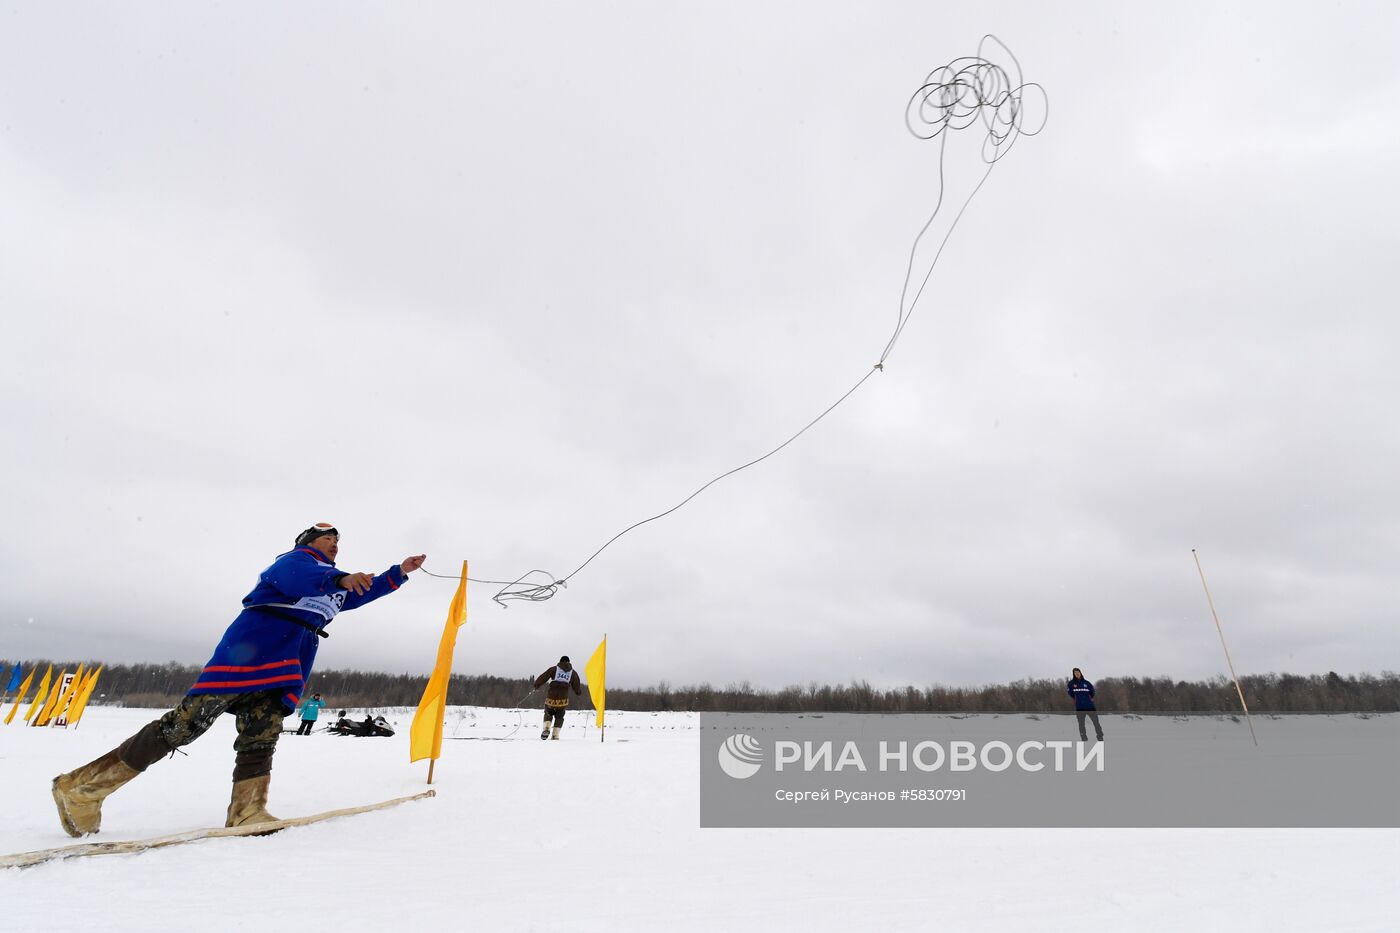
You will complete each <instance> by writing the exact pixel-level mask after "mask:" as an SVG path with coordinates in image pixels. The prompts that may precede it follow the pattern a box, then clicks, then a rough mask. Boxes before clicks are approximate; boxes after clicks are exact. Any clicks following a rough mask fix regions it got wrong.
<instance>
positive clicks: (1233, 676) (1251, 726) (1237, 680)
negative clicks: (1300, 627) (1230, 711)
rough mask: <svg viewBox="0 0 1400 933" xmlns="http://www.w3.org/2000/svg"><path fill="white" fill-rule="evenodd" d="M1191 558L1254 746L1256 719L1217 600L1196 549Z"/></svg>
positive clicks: (1192, 550) (1256, 742)
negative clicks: (1242, 683) (1222, 621)
mask: <svg viewBox="0 0 1400 933" xmlns="http://www.w3.org/2000/svg"><path fill="white" fill-rule="evenodd" d="M1191 556H1192V557H1193V558H1195V560H1196V572H1197V573H1199V574H1200V575H1201V589H1203V590H1205V591H1206V605H1208V606H1210V616H1211V618H1212V619H1214V620H1215V630H1216V632H1218V633H1219V634H1220V647H1222V648H1224V649H1225V663H1226V664H1227V665H1228V666H1229V668H1230V678H1231V679H1232V680H1234V682H1235V692H1236V693H1238V694H1239V695H1240V706H1241V707H1242V708H1243V709H1244V720H1245V722H1247V723H1249V737H1250V738H1251V739H1253V740H1254V744H1255V745H1258V744H1259V737H1258V736H1257V735H1255V734H1254V719H1253V718H1252V717H1251V716H1250V715H1249V704H1248V703H1246V702H1245V701H1244V689H1243V688H1242V687H1241V686H1240V678H1239V675H1237V674H1236V673H1235V662H1234V661H1232V660H1230V646H1229V645H1227V644H1225V630H1224V629H1222V628H1221V627H1220V616H1218V615H1217V614H1216V612H1215V600H1213V599H1211V598H1210V587H1208V586H1206V572H1205V571H1204V570H1202V569H1201V558H1200V556H1199V555H1197V554H1196V549H1195V548H1192V549H1191Z"/></svg>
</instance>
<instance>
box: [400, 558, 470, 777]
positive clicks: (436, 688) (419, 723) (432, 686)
mask: <svg viewBox="0 0 1400 933" xmlns="http://www.w3.org/2000/svg"><path fill="white" fill-rule="evenodd" d="M465 621H467V562H466V561H462V581H461V582H460V583H458V584H457V592H456V594H455V595H453V597H452V605H451V606H449V607H448V609H447V624H446V625H445V626H443V629H442V640H441V641H440V642H438V655H437V664H435V665H434V666H433V676H431V677H429V678H428V685H427V686H426V687H424V688H423V699H422V700H420V701H418V712H416V713H414V714H413V725H412V726H410V727H409V730H408V760H409V761H421V760H422V759H424V758H431V759H433V760H434V761H436V760H437V759H438V758H439V757H441V754H442V721H443V719H444V718H445V717H446V716H447V683H448V681H449V680H451V679H452V651H453V649H455V648H456V647H457V629H459V628H461V627H462V623H463V622H465ZM430 770H431V769H430Z"/></svg>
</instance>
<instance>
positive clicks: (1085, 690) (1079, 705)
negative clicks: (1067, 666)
mask: <svg viewBox="0 0 1400 933" xmlns="http://www.w3.org/2000/svg"><path fill="white" fill-rule="evenodd" d="M1065 693H1068V694H1069V695H1070V696H1072V697H1074V708H1075V709H1093V708H1094V685H1093V684H1091V683H1089V681H1087V680H1085V679H1084V678H1083V677H1076V678H1074V679H1073V680H1071V681H1070V682H1069V683H1068V684H1067V685H1066V686H1065Z"/></svg>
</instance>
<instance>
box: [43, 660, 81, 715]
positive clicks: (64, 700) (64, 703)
mask: <svg viewBox="0 0 1400 933" xmlns="http://www.w3.org/2000/svg"><path fill="white" fill-rule="evenodd" d="M85 677H87V671H85V670H83V666H82V665H81V664H79V665H78V670H77V672H76V673H74V674H73V679H72V680H70V681H69V682H68V689H67V690H64V691H63V696H61V697H59V698H58V704H57V705H56V706H54V708H53V714H52V715H51V716H49V722H51V723H53V724H54V725H57V724H58V723H59V722H62V723H63V724H64V725H67V724H68V720H67V719H66V718H65V717H66V716H67V714H68V709H69V707H71V706H72V705H73V699H74V698H75V697H77V695H78V691H79V690H81V689H82V687H83V678H85ZM62 681H63V678H61V677H60V678H59V682H60V683H62Z"/></svg>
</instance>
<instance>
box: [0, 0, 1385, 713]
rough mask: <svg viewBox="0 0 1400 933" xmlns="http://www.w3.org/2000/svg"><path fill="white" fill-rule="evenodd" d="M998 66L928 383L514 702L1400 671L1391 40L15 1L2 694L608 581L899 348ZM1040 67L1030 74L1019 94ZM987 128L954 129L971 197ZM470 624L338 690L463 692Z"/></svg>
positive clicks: (937, 291) (1, 104)
mask: <svg viewBox="0 0 1400 933" xmlns="http://www.w3.org/2000/svg"><path fill="white" fill-rule="evenodd" d="M985 33H994V34H996V35H997V36H998V37H999V38H1000V39H1001V40H1002V41H1004V42H1005V43H1006V45H1007V46H1009V47H1010V49H1011V50H1012V51H1013V52H1014V53H1015V55H1016V57H1017V58H1018V59H1019V61H1020V64H1021V67H1022V69H1023V72H1024V76H1025V79H1026V80H1028V81H1034V82H1038V83H1039V84H1041V85H1042V86H1043V87H1044V88H1045V91H1046V93H1047V94H1048V97H1049V101H1050V104H1049V121H1048V123H1047V125H1046V127H1045V130H1044V132H1042V133H1041V134H1040V135H1038V136H1035V137H1027V138H1022V139H1021V140H1020V141H1018V142H1017V143H1016V146H1015V148H1014V149H1013V151H1012V152H1011V153H1010V154H1009V155H1008V156H1007V157H1006V158H1005V159H1003V160H1002V161H1001V162H1000V163H999V164H998V165H997V167H996V169H995V170H994V171H993V172H992V174H991V177H990V178H989V179H988V181H987V184H986V185H985V187H984V188H983V189H982V190H981V192H980V193H979V194H978V195H977V196H976V198H975V199H974V201H973V202H972V204H971V206H970V207H969V209H968V211H967V213H966V215H965V216H964V218H963V220H962V222H961V224H960V225H959V226H958V228H957V230H956V231H955V232H954V235H953V237H952V239H951V241H950V243H949V245H948V248H947V250H946V251H945V253H944V254H943V256H942V258H941V259H940V261H939V264H938V267H937V269H936V270H935V273H934V275H933V278H932V280H931V282H930V285H929V289H928V291H927V293H926V294H925V296H924V298H923V300H922V301H921V303H920V304H919V306H918V308H917V310H916V311H915V314H914V316H913V318H912V319H911V321H910V323H909V325H908V327H907V329H906V330H905V331H904V334H903V336H902V338H901V340H900V342H899V344H898V346H897V347H896V349H895V351H894V353H893V354H892V356H891V357H890V359H889V361H888V364H887V366H886V369H885V371H884V372H882V373H877V374H876V375H875V376H874V377H872V378H871V379H870V380H869V381H868V382H866V383H865V385H864V386H863V387H862V388H861V389H860V390H859V391H858V392H857V393H855V394H854V395H853V396H852V397H851V398H850V399H849V400H848V401H847V402H846V403H844V404H843V405H842V406H840V407H839V408H837V409H836V411H834V412H833V413H832V414H831V415H830V416H828V417H827V418H826V419H825V420H824V421H822V422H821V423H820V424H818V425H817V426H816V427H814V428H813V429H812V430H811V431H809V432H808V433H807V434H806V435H804V436H803V437H802V438H800V439H799V440H798V441H796V442H795V443H793V444H792V445H791V446H789V447H787V448H786V449H785V450H783V451H782V452H781V453H779V454H777V455H775V456H774V457H772V458H770V459H769V460H766V461H764V462H763V463H761V464H759V465H757V466H755V467H752V468H750V469H747V470H744V471H743V472H740V473H738V474H736V475H734V476H731V477H729V478H728V479H725V480H724V481H722V482H720V483H718V484H716V485H715V486H713V487H711V488H710V489H709V490H708V491H706V492H705V493H704V494H703V495H701V496H699V497H697V498H696V499H694V500H693V501H692V502H690V503H689V504H688V505H686V506H685V507H684V508H683V509H680V510H679V511H677V512H675V513H674V514H672V515H670V516H668V517H666V518H663V519H661V520H658V521H655V522H652V523H650V524H647V525H645V526H643V527H641V528H639V529H637V530H635V531H632V532H630V533H629V534H627V535H625V536H624V537H622V538H620V539H619V540H618V541H617V542H616V543H614V544H612V545H611V546H610V547H609V548H608V549H607V550H605V551H604V552H603V553H602V554H601V555H599V556H598V557H597V558H596V559H595V560H594V561H593V562H592V563H591V564H589V565H588V567H587V568H585V569H584V570H582V571H581V572H580V573H578V574H577V576H575V577H574V578H573V579H572V581H571V582H570V584H569V586H568V588H567V589H565V590H562V591H561V592H560V593H559V594H558V595H557V596H556V597H554V598H553V599H551V600H549V601H547V602H542V603H522V602H516V603H513V604H511V606H510V608H509V609H503V608H501V607H500V606H498V605H497V604H496V603H494V602H493V601H492V600H491V598H490V597H491V595H492V594H493V593H494V592H495V590H496V589H498V587H493V586H489V585H486V584H473V585H472V587H471V590H470V598H469V606H470V612H469V619H468V622H467V625H466V627H465V628H464V630H463V632H462V634H461V637H460V639H459V641H458V647H457V655H456V669H457V670H458V671H461V672H464V673H493V674H504V675H524V674H533V673H537V672H538V671H539V670H541V669H543V668H544V667H546V666H548V665H549V664H550V663H552V662H553V661H554V660H555V659H556V658H557V657H558V656H559V655H560V654H562V653H567V654H570V655H572V656H573V657H574V658H575V659H576V660H582V659H583V658H586V657H587V656H588V654H589V653H590V652H591V651H592V650H593V648H594V646H596V644H597V643H598V641H599V640H600V639H601V638H602V636H603V634H604V632H607V633H609V635H610V640H609V660H610V677H609V679H610V682H612V683H618V684H625V685H642V684H648V683H654V682H656V681H658V680H662V679H664V680H667V681H669V682H671V683H672V684H687V683H696V682H699V681H709V682H711V683H713V684H715V685H724V684H728V683H733V682H740V681H744V680H748V681H751V682H752V683H754V684H755V685H759V686H768V687H780V686H783V685H785V684H792V683H799V684H806V683H808V682H811V681H820V682H829V683H835V682H848V681H853V680H867V681H869V682H870V683H872V684H875V685H877V686H898V685H903V684H917V685H926V684H930V683H950V684H978V683H987V682H998V681H1008V680H1015V679H1019V678H1022V677H1052V676H1056V677H1057V676H1063V675H1066V673H1067V672H1068V670H1069V669H1070V667H1071V666H1074V665H1078V666H1080V667H1082V668H1083V669H1084V670H1085V672H1086V673H1087V674H1088V675H1089V676H1090V677H1091V678H1095V677H1102V676H1111V675H1139V676H1141V675H1163V674H1165V675H1169V676H1172V677H1178V678H1202V677H1209V676H1214V675H1217V674H1222V673H1224V672H1225V661H1224V655H1223V653H1222V651H1221V646H1220V641H1219V638H1218V637H1217V635H1216V630H1215V625H1214V623H1213V622H1212V620H1211V616H1210V611H1209V608H1208V606H1207V604H1206V600H1205V596H1204V593H1203V592H1202V587H1201V580H1200V578H1199V577H1198V575H1197V571H1196V565H1195V563H1194V562H1193V560H1192V555H1191V549H1192V548H1197V549H1198V552H1199V554H1200V557H1201V561H1202V564H1203V566H1204V568H1205V572H1206V578H1207V581H1208V582H1209V584H1210V587H1211V592H1212V595H1213V596H1214V598H1215V603H1216V607H1217V609H1218V610H1219V613H1220V617H1221V621H1222V623H1223V624H1224V627H1225V634H1226V637H1227V638H1228V639H1229V642H1230V650H1231V653H1232V655H1233V657H1234V661H1235V665H1236V667H1237V668H1238V669H1239V670H1240V672H1241V673H1246V672H1248V673H1262V672H1267V671H1294V672H1302V673H1325V672H1326V671H1329V670H1337V671H1339V672H1343V673H1358V672H1368V671H1369V672H1377V673H1378V672H1380V671H1382V670H1387V669H1388V670H1395V669H1397V668H1400V626H1397V624H1396V617H1397V608H1396V607H1397V604H1400V593H1397V583H1396V570H1395V564H1396V558H1397V557H1400V532H1397V529H1398V528H1400V493H1397V467H1398V466H1400V430H1397V427H1396V420H1395V409H1396V404H1397V402H1400V377H1398V376H1397V365H1396V350H1397V346H1400V325H1397V317H1396V298H1395V293H1396V286H1395V280H1394V270H1395V265H1396V256H1397V254H1400V235H1397V229H1396V208H1397V205H1398V204H1400V195H1398V194H1397V189H1396V182H1395V169H1396V166H1397V164H1400V119H1397V117H1400V113H1398V112H1397V111H1400V103H1397V102H1398V101H1400V66H1397V64H1396V58H1395V43H1396V39H1397V37H1400V12H1397V11H1396V8H1393V7H1392V6H1390V5H1388V4H1380V3H1365V4H1346V3H1343V4H1332V5H1323V4H1318V3H1301V2H1289V3H1282V4H1281V3H1273V2H1269V3H1264V2H1256V3H1247V4H1217V3H1194V4H1192V3H1187V4H1185V5H1183V4H1181V3H1171V4H1166V3H1157V4H1152V5H1146V4H1130V5H1125V4H1122V3H1116V2H1105V3H1079V4H1073V5H1065V4H1043V3H1036V2H1029V0H1028V2H1016V3H999V4H976V5H968V4H963V5H950V4H934V3H907V4H894V3H879V4H856V3H850V4H832V3H823V4H817V5H814V4H812V3H807V2H803V3H798V2H790V3H770V2H765V3H761V4H738V3H724V4H721V3H714V2H711V3H664V4H662V3H653V2H635V3H607V4H600V3H589V4H579V3H566V2H558V3H533V4H529V5H523V6H522V5H520V4H485V3H481V4H470V5H468V4H446V3H439V4H432V3H427V4H413V5H411V6H405V5H404V4H390V3H376V4H368V3H319V4H318V3H298V4H210V3H178V4H176V3H169V4H149V3H148V4H121V5H115V6H114V5H112V4H95V3H94V4H76V5H75V4H63V5H54V4H44V3H24V4H19V5H12V6H10V7H9V8H7V9H4V10H3V11H0V314H3V319H4V327H3V337H0V419H3V425H4V434H5V443H4V461H3V462H4V482H3V483H2V484H0V529H3V530H0V563H2V564H3V566H4V567H5V568H6V571H7V579H8V582H7V584H6V586H5V587H4V588H3V589H2V590H0V657H9V658H16V657H18V658H29V657H36V656H44V657H69V658H79V657H81V658H89V657H90V658H98V659H103V660H107V661H166V660H176V661H181V662H186V663H203V662H204V661H205V660H206V659H207V658H208V656H209V653H210V651H211V649H212V647H213V645H214V644H215V642H217V640H218V638H219V636H220V634H221V633H222V631H223V629H224V628H225V626H226V625H227V624H228V622H229V621H230V620H231V619H232V618H233V617H234V615H235V614H236V613H237V610H238V605H239V600H240V599H241V598H242V597H243V596H244V595H245V593H247V591H248V590H249V589H250V588H251V587H252V585H253V582H254V580H255V578H256V575H257V573H258V572H259V571H260V570H261V569H262V568H263V567H265V566H266V565H267V564H268V563H269V562H271V560H272V559H273V558H274V557H275V556H276V555H277V554H279V553H281V552H283V551H285V550H288V549H289V548H290V546H291V544H292V539H293V537H294V536H295V535H296V533H297V532H298V531H300V530H301V529H302V528H304V527H306V526H307V525H309V524H311V523H313V522H320V521H328V522H332V523H335V524H336V525H337V526H338V527H339V528H340V529H341V531H342V540H341V553H340V559H339V564H340V566H341V567H342V568H343V569H345V570H352V571H355V570H373V571H381V570H383V569H385V568H386V567H388V566H389V565H391V564H393V563H396V562H397V561H399V560H401V559H402V558H404V557H405V556H407V555H410V554H414V553H419V552H426V553H427V554H428V563H427V569H429V570H432V571H435V572H437V573H445V574H455V573H457V571H458V570H459V569H460V566H461V561H462V560H464V559H467V560H469V561H470V562H471V571H472V576H473V577H475V578H479V579H483V580H509V579H513V578H515V577H517V576H519V575H521V574H523V573H525V572H527V571H529V570H533V569H536V568H540V569H543V570H546V571H548V572H549V573H550V574H551V575H553V576H555V577H561V576H563V575H565V574H567V573H569V572H571V571H573V570H574V569H575V568H576V567H578V566H579V565H580V564H581V563H582V562H583V561H584V560H586V559H587V558H588V556H589V555H590V554H592V553H593V552H594V551H595V550H596V549H597V548H598V547H600V546H601V545H602V544H603V543H604V542H606V541H607V540H608V539H609V538H610V537H612V536H613V535H614V534H616V533H617V532H618V531H620V530H622V529H623V528H625V527H626V526H628V525H630V524H632V523H633V522H636V521H639V520H641V519H644V518H647V517H648V516H651V515H655V514H657V513H658V512H661V511H663V510H665V509H668V508H670V507H672V506H674V505H675V504H676V503H678V502H679V501H681V500H682V499H684V498H685V497H686V496H687V495H689V494H690V493H692V492H694V491H695V490H696V489H697V488H699V487H700V486H701V485H702V484H704V483H705V482H707V481H708V480H710V479H712V478H713V477H715V476H716V475H718V474H720V473H722V472H724V471H726V470H729V469H731V468H733V467H735V466H738V465H739V464H742V463H744V462H746V461H748V460H751V459H753V458H754V457H757V456H759V455H761V454H763V453H765V452H767V451H768V450H770V449H772V448H773V447H774V446H776V445H777V444H779V443H781V442H782V441H783V440H785V439H786V438H787V437H789V436H790V435H791V434H792V433H793V432H795V431H796V430H798V429H799V428H800V427H801V426H802V425H803V424H805V423H807V422H808V421H810V420H811V419H812V418H814V417H816V416H817V415H818V414H820V412H821V411H822V410H823V409H825V408H826V407H827V406H828V405H830V404H831V403H832V402H834V401H835V400H836V399H837V398H838V397H839V396H840V395H841V393H843V392H845V391H846V390H847V389H848V388H849V387H850V386H851V385H852V384H854V383H855V382H856V380H858V379H859V378H860V377H861V376H862V375H864V374H865V373H866V372H868V371H869V370H870V368H871V366H872V365H873V364H874V363H875V362H876V360H877V359H878V358H879V356H880V353H881V351H882V349H883V348H884V346H885V343H886V341H887V340H888V339H889V337H890V334H891V332H892V330H893V328H894V325H895V323H896V320H897V317H898V314H899V293H900V286H901V283H902V280H903V276H904V271H905V264H906V262H907V258H908V252H909V249H910V244H911V243H912V242H913V239H914V236H915V235H916V234H917V233H918V231H919V229H920V227H921V226H922V225H923V223H924V222H925V220H927V218H928V216H929V214H930V212H931V211H932V209H933V206H934V204H935V203H936V200H937V195H938V185H939V182H938V144H937V143H932V142H921V141H919V140H917V139H915V138H914V137H913V136H911V135H910V134H909V133H908V131H907V130H906V128H905V124H904V116H903V114H904V108H905V104H906V102H907V101H908V99H909V97H910V95H911V94H913V93H914V91H915V89H916V88H918V87H919V85H920V84H921V83H922V81H923V79H924V76H925V75H927V74H928V73H929V72H930V71H931V70H932V69H934V68H935V67H937V66H939V65H941V64H944V63H947V62H949V61H952V60H953V59H956V58H958V57H960V56H969V55H974V54H976V52H977V47H978V41H979V39H980V38H981V37H982V36H983V34H985ZM1003 64H1005V65H1007V66H1010V64H1011V63H1010V62H1004V63H1003ZM980 145H981V141H980V138H978V137H976V136H974V135H972V134H971V133H968V134H965V135H958V136H954V137H953V138H952V139H950V140H949V141H948V147H947V153H946V160H945V164H944V173H945V177H946V181H947V184H948V187H949V191H950V193H953V194H956V193H958V192H962V193H964V194H965V192H966V191H967V190H969V189H970V187H971V185H973V184H975V183H976V181H977V180H978V179H980V177H981V175H982V172H983V170H984V166H983V164H982V162H981V160H980ZM452 589H453V584H452V583H451V582H449V581H446V580H435V579H431V578H429V577H426V576H423V575H421V574H415V575H414V576H413V579H412V583H411V585H409V586H408V587H407V588H406V589H405V590H403V591H402V592H400V593H398V594H395V595H394V596H392V597H389V598H386V599H385V600H382V601H380V602H379V603H376V604H374V605H372V606H370V607H367V608H365V609H362V610H359V611H356V612H354V613H348V614H344V615H341V616H340V617H339V618H337V619H336V621H335V624H334V626H333V628H332V630H331V631H332V634H333V637H332V638H331V639H330V640H329V641H327V642H324V643H323V645H322V650H321V654H320V656H319V659H318V662H317V663H318V666H319V667H323V668H329V667H334V668H361V669H380V670H388V671H393V672H400V671H408V672H414V673H426V672H427V671H428V670H429V668H430V667H431V665H432V662H433V659H434V656H435V653H436V646H437V639H438V637H439V634H440V632H441V628H442V623H443V619H444V617H445V614H446V610H447V606H448V602H449V600H450V599H451V596H452Z"/></svg>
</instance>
